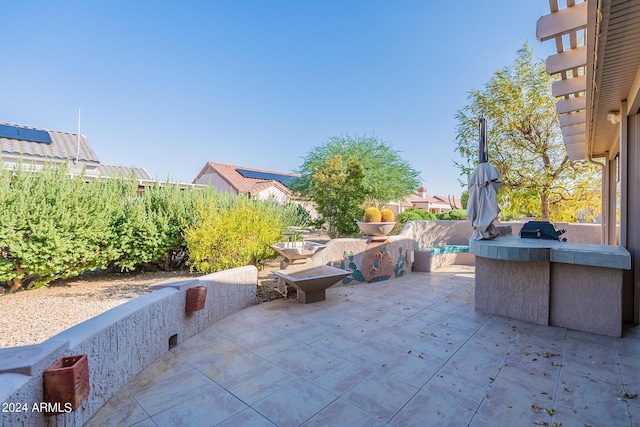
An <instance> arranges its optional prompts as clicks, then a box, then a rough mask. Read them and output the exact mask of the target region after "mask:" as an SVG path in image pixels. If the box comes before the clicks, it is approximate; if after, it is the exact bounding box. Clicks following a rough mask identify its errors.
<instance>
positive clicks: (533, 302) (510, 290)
mask: <svg viewBox="0 0 640 427" xmlns="http://www.w3.org/2000/svg"><path fill="white" fill-rule="evenodd" d="M469 252H471V253H472V254H474V255H475V256H476V260H475V263H476V287H475V308H476V310H477V311H481V312H483V313H488V314H497V315H501V316H507V317H511V318H514V319H519V320H524V321H527V322H532V323H537V324H541V325H554V326H562V327H566V328H570V329H576V330H580V331H586V332H592V333H596V334H602V335H609V336H614V337H619V336H621V335H622V278H623V270H629V269H630V268H631V256H630V254H629V252H628V251H627V250H626V249H625V248H624V247H622V246H611V245H594V244H582V243H567V242H560V241H556V240H541V239H522V238H520V237H519V236H515V235H511V236H501V237H498V238H496V239H493V240H469Z"/></svg>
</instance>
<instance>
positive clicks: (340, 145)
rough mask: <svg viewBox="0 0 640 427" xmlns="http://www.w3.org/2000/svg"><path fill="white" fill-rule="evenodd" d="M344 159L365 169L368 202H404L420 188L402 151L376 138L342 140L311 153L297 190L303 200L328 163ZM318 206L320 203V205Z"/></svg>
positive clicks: (332, 138) (364, 185) (357, 137)
mask: <svg viewBox="0 0 640 427" xmlns="http://www.w3.org/2000/svg"><path fill="white" fill-rule="evenodd" d="M336 156H342V159H343V161H345V162H346V161H347V160H348V159H351V158H353V159H355V161H356V162H357V163H358V164H360V166H362V169H363V171H364V178H363V181H362V186H363V188H362V191H363V194H364V201H365V203H367V204H369V205H376V206H378V207H380V206H381V205H384V204H385V203H388V202H390V201H393V200H402V199H404V198H405V197H406V196H408V195H409V194H411V193H412V192H414V191H415V190H416V188H418V187H419V186H420V180H419V175H420V173H419V172H418V171H416V170H415V169H413V168H412V167H411V165H410V164H409V163H408V162H407V161H406V160H404V159H403V158H402V157H401V156H400V154H399V153H398V151H395V150H393V149H392V148H391V147H390V146H389V145H388V144H387V143H386V142H384V141H382V140H381V139H379V138H378V137H375V136H371V137H368V136H359V135H356V136H353V137H352V136H349V135H344V136H339V137H331V138H329V141H327V142H326V143H324V144H322V145H318V146H316V147H314V148H313V149H311V151H310V152H309V153H307V155H306V156H305V157H304V158H303V160H304V161H303V164H302V166H301V167H300V168H299V170H298V172H299V173H300V174H301V177H300V179H298V180H297V181H296V185H295V189H296V190H297V191H299V192H300V193H301V194H302V195H303V196H304V195H306V194H307V193H308V190H309V189H310V188H311V187H312V186H313V174H314V173H315V171H316V170H318V169H319V168H321V167H323V166H324V164H325V163H326V161H327V160H329V159H331V158H333V157H336ZM316 202H317V201H316Z"/></svg>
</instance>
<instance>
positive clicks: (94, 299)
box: [0, 261, 282, 348]
mask: <svg viewBox="0 0 640 427" xmlns="http://www.w3.org/2000/svg"><path fill="white" fill-rule="evenodd" d="M279 268H280V261H274V262H271V263H269V264H267V266H266V267H265V268H264V269H263V270H261V271H259V272H258V283H259V285H260V286H258V293H257V295H256V299H257V302H258V303H260V302H265V301H271V300H272V299H277V298H282V296H281V295H280V294H279V293H278V292H277V291H274V290H273V286H274V284H275V283H276V281H277V278H276V277H275V276H274V275H273V274H271V271H272V270H277V269H279ZM200 275H201V274H200V273H190V272H189V271H174V272H149V273H127V274H125V273H111V274H96V275H90V276H87V277H84V278H80V279H78V278H76V279H69V280H65V281H60V282H57V283H55V284H51V285H49V286H43V287H41V288H38V289H34V290H30V291H20V292H16V293H13V294H5V295H1V296H0V313H1V315H0V330H1V331H2V334H0V348H6V347H16V346H21V345H30V344H39V343H41V342H43V341H45V340H47V339H48V338H51V337H52V336H54V335H56V334H58V333H60V332H62V331H64V330H65V329H69V328H70V327H72V326H74V325H77V324H78V323H81V322H84V321H85V320H87V319H90V318H92V317H94V316H97V315H98V314H101V313H104V312H105V311H107V310H109V309H111V308H113V307H116V306H118V305H120V304H123V303H125V302H127V301H131V300H132V299H134V298H136V297H138V296H140V295H144V294H146V293H148V292H149V290H148V286H149V285H151V284H153V283H158V282H161V281H163V280H166V279H171V278H175V277H197V276H200Z"/></svg>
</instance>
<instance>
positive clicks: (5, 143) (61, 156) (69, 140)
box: [0, 122, 100, 163]
mask: <svg viewBox="0 0 640 427" xmlns="http://www.w3.org/2000/svg"><path fill="white" fill-rule="evenodd" d="M0 124H3V125H8V126H19V127H23V128H27V129H35V130H43V131H45V132H48V133H49V136H50V137H51V144H45V143H41V142H31V141H24V140H19V139H12V138H5V137H0V145H1V146H2V154H11V155H15V156H20V155H22V156H24V157H25V158H33V157H36V158H41V159H43V160H45V159H52V160H70V159H73V158H74V157H76V153H77V151H78V134H76V133H71V132H60V131H56V130H48V129H41V128H36V127H33V126H24V125H18V124H15V123H7V122H0ZM79 142H80V144H79V145H80V152H79V156H78V160H80V161H81V162H87V163H100V161H99V160H98V156H97V155H96V153H94V152H93V149H92V148H91V146H90V145H89V142H88V141H87V138H86V137H85V136H83V135H80V141H79Z"/></svg>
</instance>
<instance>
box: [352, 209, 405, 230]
mask: <svg viewBox="0 0 640 427" xmlns="http://www.w3.org/2000/svg"><path fill="white" fill-rule="evenodd" d="M394 220H395V217H394V215H393V212H391V211H390V210H389V209H383V210H382V211H380V210H379V209H378V208H376V207H370V208H367V209H365V211H364V217H363V218H362V221H358V227H359V228H360V231H362V233H363V234H366V235H367V236H386V235H387V234H389V233H390V232H391V230H393V227H394V225H396V223H395V221H394Z"/></svg>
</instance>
